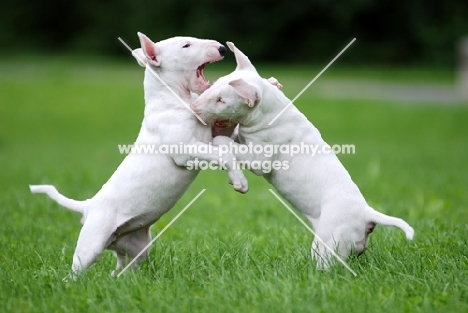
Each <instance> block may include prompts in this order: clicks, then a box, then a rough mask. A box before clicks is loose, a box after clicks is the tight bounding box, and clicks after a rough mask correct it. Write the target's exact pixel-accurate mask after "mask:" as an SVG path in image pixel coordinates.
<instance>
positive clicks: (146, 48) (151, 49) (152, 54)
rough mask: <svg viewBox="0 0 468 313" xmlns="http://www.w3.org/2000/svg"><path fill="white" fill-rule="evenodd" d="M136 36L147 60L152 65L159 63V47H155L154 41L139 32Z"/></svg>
mask: <svg viewBox="0 0 468 313" xmlns="http://www.w3.org/2000/svg"><path fill="white" fill-rule="evenodd" d="M138 37H139V38H140V43H141V49H142V51H143V54H144V55H145V57H146V60H147V62H148V63H149V64H150V65H153V66H159V65H161V60H160V56H159V49H158V47H156V45H155V44H154V42H152V41H151V40H150V39H149V38H148V37H146V35H145V34H143V33H140V32H139V33H138ZM140 65H141V64H140ZM145 65H146V64H145Z"/></svg>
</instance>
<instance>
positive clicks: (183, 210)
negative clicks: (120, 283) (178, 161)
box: [117, 189, 206, 278]
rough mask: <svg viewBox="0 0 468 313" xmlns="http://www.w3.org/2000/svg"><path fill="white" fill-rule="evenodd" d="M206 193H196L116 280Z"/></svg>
mask: <svg viewBox="0 0 468 313" xmlns="http://www.w3.org/2000/svg"><path fill="white" fill-rule="evenodd" d="M205 191H206V189H203V190H202V191H200V192H199V193H198V195H197V196H196V197H195V198H193V199H192V201H190V202H189V204H187V205H186V206H185V208H183V209H182V211H180V212H179V214H177V215H176V217H174V218H173V219H172V221H171V222H170V223H169V224H167V225H166V227H164V228H163V230H161V231H160V232H159V234H157V235H156V237H154V238H153V240H151V242H150V243H149V244H147V245H146V247H144V248H143V250H141V251H140V253H138V254H137V256H136V257H134V258H133V260H132V261H131V262H130V263H128V264H127V266H125V267H124V268H123V269H122V271H120V273H119V274H118V275H117V278H119V277H120V275H122V274H123V272H125V271H126V270H127V269H128V268H129V267H130V266H131V265H132V264H133V263H135V261H136V260H137V259H138V258H139V257H140V256H141V255H142V254H143V253H144V252H145V251H146V250H147V249H148V248H149V247H150V246H151V245H152V244H153V243H154V242H155V241H156V240H158V238H159V237H161V235H162V234H164V232H165V231H166V230H167V229H168V228H169V227H170V226H171V225H172V223H174V222H175V221H176V220H177V219H178V218H179V217H180V216H181V215H182V214H183V213H184V212H185V211H186V210H187V209H188V208H189V207H190V206H191V205H192V204H193V203H194V202H195V200H197V199H198V197H200V196H201V195H202V193H204V192H205Z"/></svg>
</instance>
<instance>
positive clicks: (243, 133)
mask: <svg viewBox="0 0 468 313" xmlns="http://www.w3.org/2000/svg"><path fill="white" fill-rule="evenodd" d="M228 46H229V48H230V49H231V50H232V51H233V52H234V53H235V55H236V61H237V68H236V70H235V71H234V72H233V73H231V74H229V75H227V76H224V77H222V78H219V79H218V81H216V82H215V83H214V84H213V86H212V87H211V88H210V89H208V90H207V91H205V92H204V93H203V94H202V95H201V96H200V97H199V98H198V99H197V100H196V101H195V102H193V103H192V106H191V107H192V109H193V110H194V111H195V112H196V113H197V114H199V115H200V116H201V117H202V118H203V119H204V120H207V121H215V120H221V121H222V120H229V121H230V122H231V123H239V130H238V140H239V142H240V144H245V145H247V144H253V145H262V146H265V145H292V144H300V143H303V144H307V145H313V146H315V147H318V149H319V150H321V151H326V149H322V148H323V147H324V146H328V145H327V143H326V142H325V141H324V140H323V139H322V137H321V135H320V133H319V131H318V130H317V128H315V127H314V126H313V125H312V123H310V122H309V121H308V120H307V118H306V117H305V116H304V115H303V114H302V113H301V112H299V110H298V109H297V108H296V107H295V106H294V105H291V106H290V107H289V108H288V109H286V110H285V111H284V112H283V113H282V115H281V116H279V118H278V119H277V120H276V121H275V122H274V123H272V125H269V123H270V122H271V121H273V119H275V117H276V116H277V115H278V114H279V113H280V112H281V111H282V110H283V109H284V108H285V107H286V105H288V104H289V103H290V100H289V99H287V98H286V97H285V96H284V94H283V93H282V92H281V91H279V90H278V88H275V87H273V86H272V84H271V81H270V82H269V81H267V80H266V79H263V78H261V77H260V76H259V74H258V73H257V71H256V69H255V67H254V66H253V65H252V64H251V62H250V61H249V59H248V58H247V56H245V55H244V54H243V53H242V52H241V51H240V50H238V49H237V48H236V47H235V46H234V45H233V44H232V43H229V42H228ZM213 143H214V144H219V145H227V146H229V145H236V143H233V141H232V139H230V138H228V137H224V136H220V137H216V138H215V139H214V140H213ZM233 150H234V149H233ZM235 150H238V151H242V150H244V151H246V150H247V149H239V146H238V147H237V149H235ZM236 157H237V159H238V160H240V161H241V160H242V161H247V162H250V164H252V162H253V161H257V162H258V161H262V162H263V161H265V160H267V161H270V162H274V161H279V163H277V164H284V163H283V162H284V161H287V162H288V164H289V168H288V169H284V168H276V169H272V170H271V172H269V173H267V174H265V173H264V171H262V170H255V171H253V172H254V173H255V174H257V175H263V176H264V177H265V178H266V179H267V180H268V181H269V182H270V183H271V184H272V185H273V186H274V187H275V188H276V189H277V190H278V192H279V193H280V194H281V195H282V196H283V197H284V198H285V199H286V200H288V201H289V202H290V203H291V204H292V205H293V206H294V207H295V208H296V209H297V210H299V211H300V212H302V213H303V214H304V215H305V216H306V217H307V218H308V220H309V221H310V222H311V223H312V226H313V228H314V229H315V232H316V235H317V236H318V237H320V238H321V239H322V240H323V242H324V243H325V244H326V245H327V246H328V247H330V248H331V249H332V250H333V251H336V252H337V253H338V254H339V255H340V256H341V257H342V258H343V259H346V258H347V257H348V255H349V254H350V253H351V252H352V251H353V250H354V251H356V252H358V253H360V252H362V251H363V250H364V249H365V247H366V246H367V243H368V238H369V234H370V233H371V232H372V231H373V229H374V227H375V226H376V225H377V224H382V225H389V226H397V227H399V228H401V229H402V230H403V231H404V232H405V234H406V237H407V238H408V239H412V238H413V235H414V231H413V228H411V227H410V226H409V225H408V223H406V222H405V221H403V220H402V219H399V218H395V217H391V216H387V215H385V214H382V213H380V212H377V211H376V210H374V209H373V208H371V207H370V206H369V205H368V204H367V202H366V200H365V199H364V197H363V195H362V194H361V192H360V190H359V188H358V187H357V186H356V184H355V183H354V182H353V181H352V179H351V177H350V175H349V173H348V171H347V170H346V169H345V168H344V167H343V165H342V164H341V162H340V161H339V159H338V158H337V157H336V155H335V154H333V153H328V154H319V155H315V156H311V155H310V154H298V155H295V156H293V157H291V156H289V155H285V154H280V153H277V154H275V155H273V156H271V157H269V156H265V155H263V154H262V155H258V154H237V155H236ZM332 255H333V254H332V253H331V252H330V251H329V250H328V249H326V247H325V246H324V244H323V243H322V242H321V241H320V240H319V239H318V238H317V237H316V238H315V239H314V241H313V243H312V257H313V258H314V259H316V260H317V266H318V267H319V268H324V269H326V268H329V266H330V265H331V264H332V262H333V257H332Z"/></svg>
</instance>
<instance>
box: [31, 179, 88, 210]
mask: <svg viewBox="0 0 468 313" xmlns="http://www.w3.org/2000/svg"><path fill="white" fill-rule="evenodd" d="M29 189H30V190H31V192H32V193H45V194H46V195H48V196H49V197H50V198H51V199H52V200H55V201H56V202H57V203H58V204H60V205H61V206H63V207H66V208H67V209H69V210H72V211H75V212H78V213H81V214H83V212H84V201H76V200H73V199H69V198H67V197H65V196H64V195H62V194H60V193H59V192H58V191H57V189H56V188H55V187H54V186H52V185H30V186H29Z"/></svg>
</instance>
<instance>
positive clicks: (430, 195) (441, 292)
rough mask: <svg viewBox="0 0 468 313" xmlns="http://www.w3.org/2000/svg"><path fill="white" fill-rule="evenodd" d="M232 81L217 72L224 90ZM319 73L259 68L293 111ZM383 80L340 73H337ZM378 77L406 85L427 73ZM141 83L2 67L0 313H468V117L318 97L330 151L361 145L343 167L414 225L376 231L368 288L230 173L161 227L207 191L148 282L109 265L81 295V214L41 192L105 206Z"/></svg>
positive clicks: (112, 66) (117, 73) (461, 109)
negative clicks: (49, 187) (51, 188)
mask: <svg viewBox="0 0 468 313" xmlns="http://www.w3.org/2000/svg"><path fill="white" fill-rule="evenodd" d="M225 62H226V61H225ZM229 62H231V64H232V62H233V61H232V59H230V61H229ZM317 68H318V69H319V70H320V68H319V67H317ZM228 71H229V69H228V68H225V67H223V66H219V65H218V66H217V65H215V64H214V65H211V66H210V67H209V68H207V74H209V76H211V77H217V76H219V75H221V74H222V73H227V72H228ZM317 72H318V70H316V68H306V67H304V68H294V69H292V70H291V69H288V68H286V67H285V68H281V67H274V68H270V69H267V68H266V69H264V70H263V71H262V70H260V73H261V74H264V76H269V75H271V74H273V75H275V76H276V77H277V78H278V79H279V80H280V82H281V83H282V84H283V85H284V86H285V88H284V90H285V93H286V94H287V95H288V96H289V97H290V98H292V97H294V96H295V95H296V93H297V92H298V91H299V90H301V89H302V87H303V86H305V85H306V84H307V83H308V82H309V81H310V79H312V78H313V76H315V74H316V73H317ZM410 72H411V71H410ZM427 72H428V73H429V72H430V70H427ZM376 73H377V71H374V72H372V71H369V72H368V73H367V74H366V73H364V74H363V73H361V72H358V71H356V70H355V69H354V70H353V69H340V68H339V67H337V66H336V68H334V66H332V67H331V68H330V69H329V71H328V72H326V73H325V74H324V76H326V77H340V76H341V75H343V76H345V77H347V78H349V77H354V76H356V77H362V76H364V77H369V75H370V77H375V75H376ZM379 73H380V74H378V75H380V76H382V77H384V78H385V79H386V80H388V81H392V82H403V81H405V79H406V77H408V80H409V81H411V82H412V83H413V82H415V81H418V78H419V77H427V76H428V75H425V74H421V73H420V72H418V71H416V70H414V71H413V72H411V73H409V72H397V71H392V70H388V72H387V73H386V72H383V73H381V72H379ZM405 73H407V74H408V75H406V74H405ZM437 73H440V71H438V72H437ZM439 77H444V80H445V81H450V77H451V74H450V73H449V72H443V73H442V74H441V75H440V76H439ZM142 79H143V72H142V69H141V68H140V67H138V66H137V65H136V63H135V62H134V60H133V59H132V58H131V57H129V59H128V61H123V62H117V63H113V62H108V63H99V62H96V61H90V62H86V61H84V60H78V61H76V60H74V59H72V58H57V59H52V58H39V59H36V60H28V61H20V60H12V61H5V60H3V61H1V62H0V165H1V168H0V186H1V188H0V218H1V220H3V221H4V222H3V224H2V226H1V227H0V249H1V250H0V251H1V254H0V264H1V266H0V276H1V279H0V290H1V292H0V311H1V312H140V311H141V312H269V313H273V312H468V286H467V283H468V258H467V255H468V243H467V238H468V222H467V221H468V210H467V206H468V191H467V186H468V174H467V170H466V168H467V167H466V164H467V161H468V107H467V106H443V105H441V106H434V105H431V106H422V105H418V106H412V105H408V104H405V103H390V102H385V101H382V102H370V101H356V100H353V101H349V100H333V99H319V98H317V97H315V96H314V85H312V86H311V88H310V90H309V91H307V92H306V93H304V95H303V96H301V97H300V98H299V99H298V100H297V102H296V104H297V106H298V108H299V109H300V110H301V111H302V112H304V114H306V116H307V117H308V118H309V119H310V120H311V121H312V122H313V123H314V124H315V125H316V126H317V127H318V128H319V129H320V131H321V133H322V136H323V137H324V138H325V140H327V141H328V142H329V143H330V144H335V143H349V144H354V145H355V146H356V154H355V155H343V156H340V159H341V160H342V162H343V163H344V165H345V166H346V168H347V169H348V170H349V172H350V174H351V176H352V177H353V179H354V180H355V182H356V183H357V184H358V186H359V187H360V188H361V191H362V192H363V194H364V195H365V197H366V198H367V200H368V202H369V204H370V205H371V206H373V207H375V208H376V209H378V210H380V211H382V212H384V213H387V214H391V215H394V216H398V217H401V218H404V219H405V220H407V221H408V222H409V223H410V224H411V225H412V226H413V227H414V229H415V231H416V235H415V239H414V241H412V242H409V241H407V240H406V239H405V237H404V234H403V232H401V231H400V230H398V229H396V228H388V227H377V228H376V230H375V231H374V233H373V235H372V236H371V241H370V246H369V248H368V249H367V251H366V252H365V254H364V255H362V256H361V257H359V258H351V259H350V260H349V261H348V264H349V265H350V267H351V268H352V269H353V270H354V271H356V272H357V274H358V276H357V277H354V276H353V275H351V274H350V273H349V272H348V271H347V270H346V269H345V268H343V267H341V266H337V267H336V268H333V270H332V271H330V272H328V273H324V272H320V271H317V270H316V269H315V265H314V263H313V262H312V261H311V258H310V245H311V242H312V239H313V238H312V235H311V234H310V233H309V232H308V231H307V230H306V229H305V228H304V227H303V226H302V225H301V224H300V223H299V222H298V221H297V220H296V219H295V218H294V217H293V216H292V215H291V214H290V213H289V212H288V211H287V210H286V209H285V208H284V207H283V206H282V205H281V203H279V202H278V200H277V199H275V198H274V197H273V196H272V195H271V194H270V192H269V191H268V188H270V186H269V185H268V184H267V183H266V182H265V181H264V180H263V179H262V178H259V177H256V176H254V175H251V174H249V175H248V178H249V183H250V191H249V193H248V194H246V195H240V194H238V193H235V192H234V191H233V190H232V187H231V186H230V185H228V184H227V177H226V174H225V173H224V172H221V171H216V172H214V171H211V172H208V171H206V172H202V173H201V174H200V175H199V177H198V178H197V180H196V181H195V183H194V184H193V185H192V186H191V188H190V189H189V191H188V192H187V194H186V195H185V196H184V197H183V198H182V199H181V200H180V201H179V203H178V204H177V205H176V207H175V208H174V209H173V210H172V211H170V212H169V213H168V214H167V215H165V216H164V217H163V218H162V219H161V220H160V221H159V222H158V223H157V224H156V225H155V226H154V227H153V229H152V230H153V235H155V234H156V233H157V232H158V231H160V230H161V229H162V228H164V226H166V225H167V224H168V223H169V222H170V221H171V219H172V218H173V217H174V216H175V215H176V214H177V213H178V212H180V210H181V209H182V208H183V207H185V205H186V204H187V203H189V202H190V200H192V198H193V197H194V196H195V195H196V194H198V193H199V192H200V190H201V189H204V188H206V189H207V191H206V192H205V193H204V194H203V195H202V196H201V197H200V198H199V199H198V200H197V201H196V202H195V203H194V204H193V205H192V206H191V207H190V208H189V209H188V210H187V212H186V213H185V214H184V215H183V216H182V217H181V218H180V219H179V220H177V221H176V222H175V223H174V224H173V225H172V226H171V227H170V228H169V229H168V230H167V232H165V233H164V234H163V235H162V236H161V238H160V239H159V240H158V241H157V242H156V244H155V246H154V247H153V249H152V250H151V253H150V257H149V259H148V261H147V262H146V263H145V264H144V265H143V266H142V268H141V269H140V270H138V271H135V272H127V273H126V274H125V275H123V276H122V277H121V278H119V279H114V278H111V277H110V275H109V273H110V272H111V271H112V270H113V268H114V266H115V260H114V257H113V255H112V254H111V253H110V252H106V253H104V255H103V257H102V258H101V259H100V260H99V261H98V262H97V263H96V264H94V265H93V266H92V267H91V268H90V269H89V270H88V271H87V272H86V273H85V275H84V276H83V277H82V278H80V279H79V280H78V281H77V282H76V283H63V282H62V281H61V279H62V278H63V277H64V276H65V275H66V274H67V273H68V270H69V268H70V265H71V259H72V255H73V250H74V246H75V242H76V238H77V236H78V232H79V230H80V226H81V225H80V223H79V217H78V216H77V215H76V214H75V213H72V212H70V211H67V210H66V209H64V208H61V207H59V206H58V205H57V204H55V203H53V202H52V201H51V200H50V199H48V198H47V197H46V196H41V195H33V194H30V192H29V190H28V184H40V183H50V184H54V185H56V186H57V187H58V189H59V190H60V191H61V192H63V193H64V194H65V195H67V196H69V197H71V198H75V199H85V198H89V197H92V196H93V195H94V194H95V193H96V192H97V191H98V189H99V188H100V186H101V185H102V184H103V183H105V182H106V180H107V179H108V178H109V177H110V175H111V174H112V173H113V171H114V170H115V169H116V167H117V166H118V164H119V163H120V162H121V161H122V159H123V158H124V156H123V155H120V154H119V153H118V149H117V145H118V144H122V143H132V142H133V140H134V139H135V138H136V135H137V133H138V130H139V127H140V123H141V119H142V110H143V86H142Z"/></svg>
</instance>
